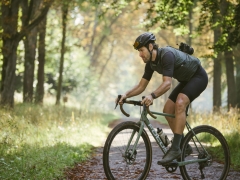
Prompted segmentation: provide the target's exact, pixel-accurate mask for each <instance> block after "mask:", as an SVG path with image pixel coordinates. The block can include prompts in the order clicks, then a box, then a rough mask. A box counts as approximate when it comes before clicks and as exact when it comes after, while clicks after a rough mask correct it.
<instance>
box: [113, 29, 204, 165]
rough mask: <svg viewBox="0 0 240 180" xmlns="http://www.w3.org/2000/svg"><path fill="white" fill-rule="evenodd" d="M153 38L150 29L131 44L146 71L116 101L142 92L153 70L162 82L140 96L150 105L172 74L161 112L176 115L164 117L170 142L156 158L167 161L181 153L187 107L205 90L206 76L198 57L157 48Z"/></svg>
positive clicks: (169, 48) (163, 88)
mask: <svg viewBox="0 0 240 180" xmlns="http://www.w3.org/2000/svg"><path fill="white" fill-rule="evenodd" d="M155 41H156V38H155V36H154V35H153V34H152V33H150V32H145V33H143V34H141V35H140V36H139V37H137V39H136V40H135V42H134V44H133V46H134V48H135V49H136V50H138V51H139V56H140V57H141V58H142V60H143V61H144V63H146V65H145V71H144V73H143V76H142V78H141V80H140V82H139V84H137V85H136V86H134V87H133V88H132V89H130V90H129V91H127V92H126V93H125V94H124V95H122V97H121V99H120V100H119V104H122V103H123V102H122V101H123V99H126V98H130V97H133V96H136V95H139V94H140V93H142V92H143V91H144V90H145V88H146V87H147V85H148V83H149V81H150V79H151V77H152V74H153V72H154V71H156V72H158V73H159V74H162V83H161V84H160V85H159V87H158V88H157V89H156V90H154V91H152V93H151V94H149V95H147V96H146V97H145V98H144V99H143V100H142V104H143V103H144V104H145V105H146V106H150V105H151V104H152V102H153V100H154V99H156V98H158V97H160V96H161V95H163V94H164V93H165V92H167V91H168V90H169V89H170V87H171V84H172V78H175V79H177V80H178V81H179V84H178V85H177V86H176V87H175V88H174V90H173V91H172V92H171V94H170V95H169V98H168V100H167V102H166V103H165V106H164V109H163V112H164V113H169V114H175V118H170V117H166V119H167V121H168V124H169V126H170V128H171V130H172V132H173V134H174V138H173V142H172V146H171V147H170V148H169V150H168V151H167V153H166V154H165V155H164V156H163V158H162V160H160V161H159V162H158V163H159V164H167V163H169V162H171V161H173V160H174V159H177V158H179V157H180V155H181V149H180V143H181V140H182V137H183V130H184V127H185V123H186V108H187V107H188V105H189V104H190V103H191V102H192V101H193V100H194V99H195V98H197V97H198V96H199V95H200V94H201V93H202V92H203V91H204V90H205V88H206V87H207V84H208V76H207V73H206V71H205V70H204V69H203V68H202V66H201V63H200V61H199V59H198V58H196V57H194V56H191V55H189V54H187V53H184V52H182V51H180V50H178V49H175V48H173V47H170V46H167V47H163V48H159V47H158V45H157V44H156V43H155ZM116 102H117V100H116ZM190 151H191V149H190Z"/></svg>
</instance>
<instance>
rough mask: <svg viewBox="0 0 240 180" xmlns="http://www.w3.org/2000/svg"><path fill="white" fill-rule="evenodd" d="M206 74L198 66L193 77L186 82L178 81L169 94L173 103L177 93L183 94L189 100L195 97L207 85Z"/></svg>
mask: <svg viewBox="0 0 240 180" xmlns="http://www.w3.org/2000/svg"><path fill="white" fill-rule="evenodd" d="M207 84H208V76H207V73H206V71H205V70H204V69H203V68H202V66H199V68H198V69H197V71H196V72H195V74H194V75H193V77H192V78H191V79H190V80H189V81H188V82H180V83H179V84H178V85H177V86H176V87H175V88H174V89H173V91H172V92H171V94H170V95H169V99H171V100H172V101H173V102H174V103H175V102H176V100H177V96H178V94H179V93H183V94H185V95H186V96H187V97H188V98H189V100H190V102H192V101H193V100H194V99H196V98H197V97H198V96H199V95H200V94H201V93H202V92H203V91H204V90H205V89H206V87H207Z"/></svg>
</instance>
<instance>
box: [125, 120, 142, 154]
mask: <svg viewBox="0 0 240 180" xmlns="http://www.w3.org/2000/svg"><path fill="white" fill-rule="evenodd" d="M143 128H144V123H143V122H142V121H140V129H139V132H138V135H137V138H136V141H135V143H134V145H133V148H132V149H131V151H132V152H130V151H129V150H130V149H129V147H130V144H131V142H132V140H133V137H134V135H135V133H136V132H137V131H135V130H134V131H133V132H132V134H131V137H130V139H129V141H128V144H127V147H126V150H125V156H126V155H127V154H129V153H131V154H129V155H130V156H129V158H130V159H132V157H133V156H134V155H136V148H137V144H138V141H139V139H140V136H141V134H142V132H143Z"/></svg>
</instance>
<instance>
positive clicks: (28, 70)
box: [21, 0, 41, 102]
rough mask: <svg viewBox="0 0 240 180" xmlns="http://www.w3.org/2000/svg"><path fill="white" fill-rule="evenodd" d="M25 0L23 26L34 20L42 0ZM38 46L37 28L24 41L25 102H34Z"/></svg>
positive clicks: (23, 3) (22, 4) (22, 3)
mask: <svg viewBox="0 0 240 180" xmlns="http://www.w3.org/2000/svg"><path fill="white" fill-rule="evenodd" d="M28 2H29V1H28V0H23V1H22V2H21V7H22V14H23V15H22V24H23V25H24V26H27V25H28V24H29V21H32V20H33V17H34V15H35V14H36V13H37V12H38V9H39V6H40V2H41V0H35V1H34V2H33V1H30V2H29V3H28ZM36 46H37V26H36V27H35V28H33V29H31V31H29V33H28V34H27V35H26V38H25V39H24V48H25V56H24V57H25V59H24V77H23V102H32V100H33V81H34V69H35V56H36Z"/></svg>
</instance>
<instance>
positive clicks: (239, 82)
mask: <svg viewBox="0 0 240 180" xmlns="http://www.w3.org/2000/svg"><path fill="white" fill-rule="evenodd" d="M239 52H240V45H239V46H238V47H237V48H235V53H234V56H235V63H236V71H237V73H236V94H237V100H236V101H237V102H236V103H237V107H238V108H240V54H239Z"/></svg>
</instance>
